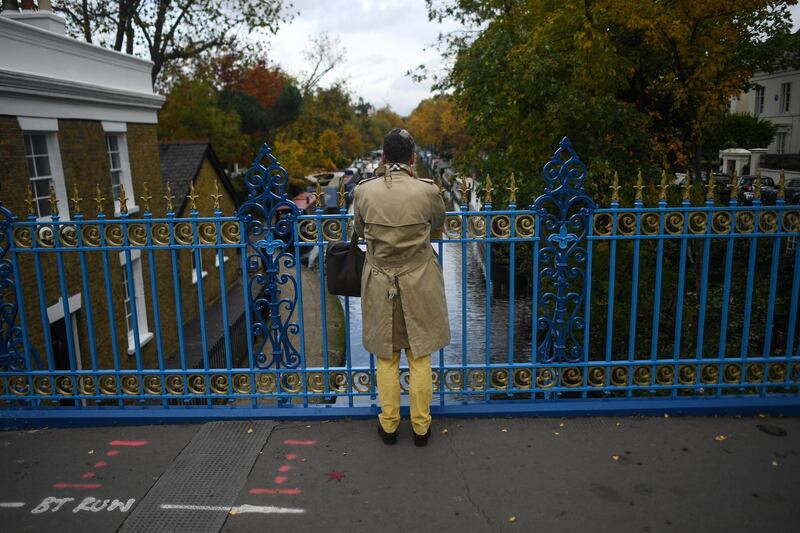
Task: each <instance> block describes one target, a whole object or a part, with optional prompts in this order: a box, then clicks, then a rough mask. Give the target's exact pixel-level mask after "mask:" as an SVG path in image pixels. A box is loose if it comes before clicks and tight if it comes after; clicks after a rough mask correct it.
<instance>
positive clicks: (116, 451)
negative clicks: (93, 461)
mask: <svg viewBox="0 0 800 533" xmlns="http://www.w3.org/2000/svg"><path fill="white" fill-rule="evenodd" d="M106 455H107V456H108V457H114V456H115V455H119V450H109V451H107V452H106Z"/></svg>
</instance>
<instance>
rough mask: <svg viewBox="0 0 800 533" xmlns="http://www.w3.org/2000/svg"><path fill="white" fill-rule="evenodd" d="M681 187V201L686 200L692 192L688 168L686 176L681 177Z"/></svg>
mask: <svg viewBox="0 0 800 533" xmlns="http://www.w3.org/2000/svg"><path fill="white" fill-rule="evenodd" d="M681 189H683V201H684V202H688V201H689V198H690V194H691V192H692V174H691V172H690V171H689V169H688V168H687V169H686V176H685V177H684V178H683V185H681Z"/></svg>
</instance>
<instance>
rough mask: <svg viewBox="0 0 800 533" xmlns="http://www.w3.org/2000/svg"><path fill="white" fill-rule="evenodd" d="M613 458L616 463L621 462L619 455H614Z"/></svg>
mask: <svg viewBox="0 0 800 533" xmlns="http://www.w3.org/2000/svg"><path fill="white" fill-rule="evenodd" d="M611 458H612V459H613V460H615V461H619V455H612V456H611Z"/></svg>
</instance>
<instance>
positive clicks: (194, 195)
mask: <svg viewBox="0 0 800 533" xmlns="http://www.w3.org/2000/svg"><path fill="white" fill-rule="evenodd" d="M199 197H200V195H199V194H197V193H195V192H194V183H190V184H189V194H187V195H186V198H188V199H189V202H190V203H189V206H190V208H191V210H192V211H197V199H198V198H199Z"/></svg>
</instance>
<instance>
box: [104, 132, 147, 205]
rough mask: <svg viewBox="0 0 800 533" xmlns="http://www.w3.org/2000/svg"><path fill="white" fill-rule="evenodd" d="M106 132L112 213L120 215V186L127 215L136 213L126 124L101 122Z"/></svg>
mask: <svg viewBox="0 0 800 533" xmlns="http://www.w3.org/2000/svg"><path fill="white" fill-rule="evenodd" d="M102 124H103V130H104V131H105V132H106V154H107V156H108V169H109V173H110V176H109V179H110V180H111V197H112V198H113V199H114V212H115V213H117V214H119V213H120V205H119V193H120V186H123V187H125V197H126V199H127V201H126V202H125V205H126V206H127V207H128V213H136V212H137V211H138V210H139V207H138V206H137V205H136V196H135V194H134V191H133V178H132V174H131V164H130V160H129V159H128V139H127V133H126V132H127V129H128V128H127V124H125V123H120V122H105V121H104V122H103V123H102Z"/></svg>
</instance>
